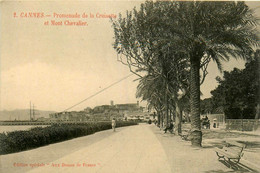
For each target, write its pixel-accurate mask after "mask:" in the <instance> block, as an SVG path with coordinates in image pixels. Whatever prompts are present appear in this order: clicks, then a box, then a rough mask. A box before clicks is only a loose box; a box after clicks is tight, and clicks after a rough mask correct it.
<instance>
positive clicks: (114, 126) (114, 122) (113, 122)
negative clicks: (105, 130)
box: [112, 118, 116, 132]
mask: <svg viewBox="0 0 260 173" xmlns="http://www.w3.org/2000/svg"><path fill="white" fill-rule="evenodd" d="M112 129H113V131H114V132H115V131H116V119H115V118H113V119H112Z"/></svg>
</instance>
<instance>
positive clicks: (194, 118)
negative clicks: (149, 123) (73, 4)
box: [112, 1, 258, 146]
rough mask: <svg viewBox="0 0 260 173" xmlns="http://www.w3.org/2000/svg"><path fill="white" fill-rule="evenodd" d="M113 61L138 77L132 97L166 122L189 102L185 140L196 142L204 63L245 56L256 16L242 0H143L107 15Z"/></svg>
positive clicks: (198, 141)
mask: <svg viewBox="0 0 260 173" xmlns="http://www.w3.org/2000/svg"><path fill="white" fill-rule="evenodd" d="M112 22H113V28H114V34H115V41H114V48H115V50H116V51H117V53H118V60H119V61H120V62H122V63H123V64H125V65H127V66H128V67H129V69H130V71H131V72H132V73H134V74H136V75H137V76H139V85H138V88H137V96H138V97H141V98H142V99H143V100H146V101H148V103H149V107H153V108H154V109H155V110H156V111H157V113H158V115H159V117H160V121H159V123H160V125H161V126H162V125H163V124H167V123H168V121H169V115H170V113H172V112H174V114H175V116H176V124H178V127H179V130H178V131H179V132H181V117H182V116H181V112H182V110H183V109H185V106H184V105H187V104H188V105H190V113H191V134H190V135H191V143H192V145H193V146H201V141H202V133H201V126H200V94H201V93H200V85H201V84H202V83H203V81H204V79H205V77H206V75H207V66H208V63H209V62H210V61H211V60H213V61H215V62H216V63H217V65H218V68H219V69H220V70H222V68H221V61H223V60H226V61H228V60H229V59H230V57H234V58H243V59H250V57H251V56H250V54H251V52H253V49H252V47H253V46H258V43H257V41H258V37H257V34H256V30H255V27H256V25H257V20H256V18H255V17H254V16H253V13H252V11H251V10H250V9H249V8H248V6H247V5H246V4H245V3H244V2H201V1H196V2H176V1H173V2H171V1H165V2H162V1H158V2H152V1H146V2H145V3H142V4H141V6H140V9H139V10H137V9H136V8H134V9H133V10H132V11H127V12H126V15H124V16H122V15H121V14H120V15H119V18H118V19H116V20H113V21H112Z"/></svg>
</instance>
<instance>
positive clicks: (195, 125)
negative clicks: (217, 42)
mask: <svg viewBox="0 0 260 173" xmlns="http://www.w3.org/2000/svg"><path fill="white" fill-rule="evenodd" d="M195 56H196V55H195ZM190 63H191V69H190V94H191V96H190V109H191V134H190V136H191V145H192V146H194V147H201V142H202V132H201V124H200V74H199V72H200V58H198V57H192V58H191V60H190Z"/></svg>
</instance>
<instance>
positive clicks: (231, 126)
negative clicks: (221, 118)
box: [226, 119, 260, 131]
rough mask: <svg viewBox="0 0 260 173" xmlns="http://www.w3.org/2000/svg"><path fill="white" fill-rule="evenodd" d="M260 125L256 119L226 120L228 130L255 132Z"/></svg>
mask: <svg viewBox="0 0 260 173" xmlns="http://www.w3.org/2000/svg"><path fill="white" fill-rule="evenodd" d="M259 124H260V121H259V120H256V119H226V130H239V131H255V130H256V129H257V128H258V126H259Z"/></svg>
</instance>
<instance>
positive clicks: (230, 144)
mask: <svg viewBox="0 0 260 173" xmlns="http://www.w3.org/2000/svg"><path fill="white" fill-rule="evenodd" d="M245 147H246V145H245V144H241V143H238V142H235V141H226V146H224V147H223V148H222V149H220V148H215V152H216V154H217V156H218V160H220V159H224V160H226V159H228V161H229V162H230V161H234V162H235V163H239V161H240V159H241V158H242V156H243V154H244V153H243V150H244V148H245ZM230 166H231V165H230Z"/></svg>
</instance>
